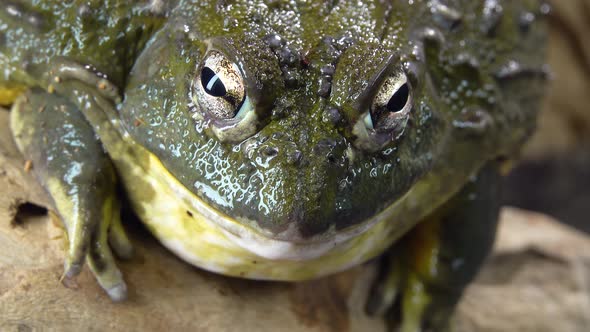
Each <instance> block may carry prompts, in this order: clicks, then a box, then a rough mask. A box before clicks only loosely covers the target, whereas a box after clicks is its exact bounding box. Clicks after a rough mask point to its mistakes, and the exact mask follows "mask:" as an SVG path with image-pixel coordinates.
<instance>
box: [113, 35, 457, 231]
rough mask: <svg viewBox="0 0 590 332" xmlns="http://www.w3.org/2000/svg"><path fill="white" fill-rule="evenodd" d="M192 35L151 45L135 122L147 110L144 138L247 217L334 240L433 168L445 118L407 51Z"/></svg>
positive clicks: (138, 129) (184, 176) (134, 92)
mask: <svg viewBox="0 0 590 332" xmlns="http://www.w3.org/2000/svg"><path fill="white" fill-rule="evenodd" d="M179 35H183V34H182V32H180V33H179ZM184 38H185V39H182V40H181V38H180V37H178V38H174V37H169V36H167V37H166V38H165V39H164V38H162V39H160V40H156V42H154V43H153V44H152V45H150V46H149V47H148V49H147V50H146V53H145V54H149V55H150V56H149V57H146V56H143V57H142V58H140V60H139V62H138V63H137V64H136V66H135V69H134V72H133V76H132V80H131V82H130V84H129V86H128V89H127V91H126V103H125V104H126V105H129V107H128V106H125V107H124V109H123V110H122V112H123V116H124V117H128V121H127V122H128V123H134V122H137V121H136V120H135V119H137V118H140V119H141V120H142V121H143V122H144V123H145V124H146V125H144V126H129V127H130V128H129V130H130V131H131V132H132V134H133V135H134V136H136V137H139V141H141V142H142V143H143V144H144V145H147V146H148V147H149V148H150V149H151V150H152V152H154V153H156V155H158V157H159V158H160V159H161V160H162V162H163V163H164V165H166V167H167V168H168V170H169V171H170V172H171V173H172V174H173V175H174V176H175V177H176V178H177V179H178V180H179V181H180V182H182V183H183V184H184V185H185V186H186V187H188V188H189V189H190V190H192V191H193V192H194V193H195V194H197V195H198V196H199V197H200V198H201V199H202V200H203V201H205V202H207V203H208V204H210V205H211V206H213V207H214V208H215V209H216V210H217V211H219V212H220V213H223V214H225V215H226V216H227V217H229V218H232V219H234V220H235V221H236V222H239V223H241V224H243V225H246V226H248V227H250V228H251V229H254V230H256V231H257V232H259V233H261V234H264V235H266V236H268V237H271V238H274V239H280V240H286V241H294V242H301V241H308V240H313V239H317V238H325V237H327V236H329V235H330V234H335V233H337V232H338V231H340V230H343V229H350V228H354V227H357V226H361V227H362V226H363V225H367V224H370V223H371V222H372V220H374V218H373V217H374V216H375V215H377V214H379V213H380V212H381V211H383V210H384V209H386V208H387V207H390V206H392V205H393V204H395V203H396V202H397V201H398V200H399V199H400V198H401V197H403V195H404V194H406V193H407V192H408V190H410V188H411V187H412V185H413V184H414V183H415V182H416V181H417V180H418V179H420V178H421V177H422V176H424V175H425V174H426V173H427V172H428V170H429V169H430V168H431V166H432V160H433V153H434V151H436V149H437V144H439V143H440V142H441V141H442V140H443V136H444V135H445V133H446V131H445V130H444V128H445V127H444V121H441V119H440V117H438V116H437V115H436V114H435V113H434V112H433V111H432V109H431V103H432V101H431V95H430V93H431V92H430V89H429V86H428V84H427V82H425V81H424V80H423V77H422V76H421V75H422V74H421V72H420V70H419V68H420V64H419V63H418V62H416V61H413V60H411V59H409V58H408V57H407V56H406V55H404V54H399V53H397V52H395V51H392V50H391V49H388V48H386V47H384V46H383V45H381V44H379V43H378V42H371V41H369V42H363V41H359V40H355V39H354V38H350V37H342V38H331V37H323V36H320V37H318V38H315V41H313V42H311V43H310V47H309V48H307V49H303V48H301V49H298V48H297V46H294V45H295V43H293V44H291V43H290V41H289V40H285V39H283V38H281V37H279V36H278V35H276V34H270V35H268V34H267V35H264V36H260V35H256V34H239V35H224V36H221V37H220V36H211V37H208V38H194V39H193V40H190V37H184ZM168 40H174V42H173V44H172V45H171V44H170V42H168ZM145 54H144V55H145Z"/></svg>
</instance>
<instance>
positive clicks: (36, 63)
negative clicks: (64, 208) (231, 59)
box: [0, 1, 544, 238]
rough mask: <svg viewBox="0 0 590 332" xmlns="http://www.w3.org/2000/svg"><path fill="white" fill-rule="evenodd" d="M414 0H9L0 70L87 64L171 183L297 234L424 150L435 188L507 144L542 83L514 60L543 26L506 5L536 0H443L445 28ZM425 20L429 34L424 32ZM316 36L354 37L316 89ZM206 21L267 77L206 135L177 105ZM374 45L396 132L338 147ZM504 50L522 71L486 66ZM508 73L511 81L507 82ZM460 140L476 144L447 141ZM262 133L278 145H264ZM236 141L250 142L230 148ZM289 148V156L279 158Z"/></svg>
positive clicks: (402, 176) (516, 137)
mask: <svg viewBox="0 0 590 332" xmlns="http://www.w3.org/2000/svg"><path fill="white" fill-rule="evenodd" d="M10 3H13V2H10ZM428 4H429V2H427V1H414V3H413V4H412V5H409V4H408V3H406V2H405V1H394V2H392V3H388V2H381V1H366V2H364V3H362V4H359V3H358V2H356V1H350V2H349V1H336V2H327V3H323V2H307V3H297V2H290V1H274V2H272V4H270V5H264V4H262V3H260V4H254V3H253V2H252V1H235V2H227V3H224V2H218V1H194V2H191V1H182V2H180V3H179V4H178V5H175V4H173V3H168V4H166V6H164V7H163V8H150V7H149V6H148V5H147V4H143V3H140V4H136V5H129V4H126V2H118V1H92V2H90V5H89V6H87V7H84V6H81V5H76V4H73V5H65V4H62V2H61V1H41V2H40V3H39V4H38V5H36V7H35V8H32V7H31V5H30V4H27V2H26V1H23V4H19V5H18V6H17V5H16V4H15V6H14V7H17V8H19V9H20V10H21V12H22V15H20V17H19V16H10V14H9V13H8V12H7V11H6V10H5V11H4V12H1V14H0V15H2V16H1V17H2V21H3V22H6V23H8V25H6V24H5V25H4V26H5V27H7V28H4V30H3V31H0V34H1V35H2V36H3V37H2V38H0V41H1V44H0V47H1V50H2V52H1V54H2V56H1V57H0V66H1V67H2V68H3V75H4V77H1V78H0V79H1V80H4V81H18V82H22V83H24V84H27V85H31V84H40V83H39V82H38V80H36V78H38V77H41V75H40V74H39V73H40V72H43V70H44V69H45V67H46V66H47V65H48V64H49V63H51V62H52V61H55V58H56V57H57V56H64V57H67V58H69V59H73V60H76V61H78V62H80V63H82V64H92V65H93V66H95V67H96V68H97V70H98V71H100V72H102V73H105V74H106V76H107V77H109V79H110V80H111V81H113V82H114V83H115V84H116V85H117V86H118V87H119V89H120V92H122V93H124V96H125V98H124V99H125V100H124V102H123V103H122V104H121V105H120V107H119V108H120V111H121V118H122V120H123V121H124V123H125V124H126V129H127V130H129V132H130V134H131V135H132V136H133V137H134V138H135V139H136V140H137V141H138V142H140V143H141V144H143V145H144V146H145V147H146V148H148V149H149V150H150V151H152V152H154V153H155V154H156V155H157V156H158V157H159V158H160V159H161V160H162V161H163V162H164V164H165V165H166V167H167V168H168V169H169V170H170V171H171V172H172V173H173V174H174V175H175V176H176V177H177V178H178V179H179V180H180V181H181V182H182V183H183V184H184V185H185V186H186V187H187V188H189V189H190V190H192V191H193V192H195V193H196V194H197V195H199V196H200V197H202V198H204V199H205V200H207V201H209V202H210V203H211V204H213V205H215V206H216V207H217V208H218V209H220V210H222V211H223V212H226V213H227V214H228V215H230V216H233V217H242V219H243V220H245V221H244V222H249V223H250V224H251V225H250V226H252V227H254V228H262V229H265V230H270V231H271V232H272V233H279V232H281V231H283V230H285V229H286V228H287V227H288V226H289V225H293V224H296V225H297V228H298V229H299V230H300V233H301V237H303V238H306V237H310V236H314V235H318V234H319V235H321V234H322V233H324V232H326V230H327V229H328V228H329V227H330V226H335V227H336V228H338V229H340V228H344V227H346V226H350V225H354V224H358V223H362V222H363V221H364V220H365V219H366V218H367V217H369V216H371V215H373V214H375V213H376V212H378V211H380V210H381V209H383V208H384V207H386V206H388V205H390V204H392V203H393V202H395V201H397V200H399V198H400V197H401V196H402V195H403V194H405V193H406V192H407V191H408V190H409V189H410V188H411V187H412V184H414V183H415V182H416V181H417V180H418V179H420V178H421V177H422V176H423V175H424V174H427V173H429V172H431V170H432V169H433V168H437V167H438V168H440V166H438V165H437V164H444V165H445V166H444V171H445V173H448V174H445V176H446V177H448V178H449V181H450V182H452V183H454V185H450V186H448V187H449V190H448V191H449V192H447V193H444V196H445V197H448V196H450V195H451V194H452V193H453V191H456V190H458V189H459V187H460V183H462V182H464V181H465V179H466V178H467V177H468V176H469V175H470V174H472V173H473V172H474V171H475V170H476V169H477V168H479V167H480V166H481V165H482V164H483V163H485V162H486V161H487V160H490V159H494V158H496V157H498V156H508V155H510V154H511V153H512V152H513V150H514V148H515V147H516V146H518V145H519V144H520V143H521V142H522V141H523V139H524V138H525V137H526V136H527V134H528V133H529V132H530V131H531V128H532V126H533V123H534V121H533V117H534V114H535V111H536V105H537V100H538V99H539V97H540V94H541V92H542V90H541V88H540V87H541V86H540V85H539V84H537V82H538V81H539V80H536V79H535V76H534V75H533V74H530V75H529V74H527V72H526V70H537V69H540V68H541V66H542V65H543V61H544V60H543V59H544V58H543V52H541V51H540V50H539V45H540V44H541V41H542V38H543V35H544V34H543V31H542V26H540V25H539V24H537V22H534V23H533V24H532V25H531V26H530V27H528V28H521V27H520V26H519V21H518V17H519V16H522V15H524V13H532V14H536V15H539V5H538V4H537V2H536V1H518V2H510V3H503V6H504V9H503V10H504V13H503V15H502V17H501V20H500V22H499V25H498V26H497V27H496V28H495V29H494V30H493V31H491V32H490V31H488V30H486V28H485V27H486V25H490V24H491V23H490V21H491V19H490V18H486V17H484V15H485V14H484V9H483V4H482V2H479V1H452V2H449V5H450V6H451V7H453V8H459V9H461V12H462V13H465V14H464V15H463V18H462V19H461V22H460V23H459V24H458V26H457V27H453V29H448V25H449V23H448V22H447V21H445V18H444V16H441V15H438V16H437V17H433V14H432V13H431V9H430V8H431V7H429V6H428ZM89 13H90V14H89ZM468 13H473V14H468ZM23 17H24V18H25V19H23ZM27 17H33V18H34V20H33V19H29V21H35V22H38V23H37V24H31V23H28V22H27V20H26V18H27ZM441 17H442V18H441ZM15 27H19V29H16V28H15ZM426 28H432V29H435V30H436V31H437V33H439V34H440V35H441V40H439V41H436V40H435V39H436V38H430V39H427V38H426V39H425V37H423V36H424V35H425V33H424V30H425V29H426ZM156 30H159V31H158V32H157V33H156V34H155V35H153V36H151V34H152V32H153V31H156ZM269 34H278V35H280V36H281V37H282V38H283V39H284V40H285V41H286V42H287V43H288V45H289V47H290V48H291V49H293V50H296V51H297V52H300V53H301V54H303V55H304V56H305V58H306V59H305V61H306V62H307V63H309V65H308V66H303V65H297V66H295V68H293V69H292V72H293V75H294V76H295V77H296V78H297V79H298V80H297V83H296V85H297V87H296V88H286V87H285V85H284V84H282V82H283V77H281V71H280V69H279V62H278V60H277V59H276V56H274V54H272V52H271V50H270V48H268V47H265V44H263V43H261V41H260V40H261V39H262V38H264V37H265V36H267V35H269ZM327 36H331V37H334V38H336V39H339V38H341V37H345V36H346V37H350V38H352V41H353V44H354V46H353V47H350V48H348V49H347V50H346V51H345V52H344V53H343V54H342V55H341V56H340V58H339V59H338V63H337V65H336V73H335V75H334V79H333V85H332V93H331V96H329V97H328V98H322V97H319V96H318V94H317V93H316V92H317V90H318V88H319V87H318V84H319V82H320V78H321V74H320V68H321V67H322V66H323V65H325V64H328V63H329V62H330V61H333V56H332V55H333V53H335V51H334V49H333V47H332V46H329V45H327V44H326V43H324V42H322V39H323V38H324V37H327ZM149 37H151V39H150V38H149ZM213 37H215V38H219V37H222V38H225V39H226V40H227V44H229V45H232V46H233V49H230V52H233V53H235V54H236V55H237V57H238V58H239V59H240V62H241V64H242V66H243V67H244V68H245V69H246V70H247V71H249V72H250V73H251V76H256V75H258V74H260V72H262V71H266V74H267V78H266V80H267V82H263V83H269V84H267V86H265V87H264V88H263V91H261V94H263V95H272V96H274V97H275V98H274V100H273V102H272V104H270V105H267V106H266V107H260V108H261V109H259V110H257V112H259V113H260V114H262V118H263V119H264V120H263V121H264V122H265V123H266V125H264V126H263V127H262V128H261V129H260V131H259V132H258V133H257V134H256V135H254V136H252V137H251V138H249V139H247V140H246V141H244V142H242V143H239V144H227V143H220V142H218V141H217V140H216V139H214V138H212V137H211V136H210V135H207V133H206V132H203V131H202V130H198V129H199V127H202V125H200V124H199V123H195V121H193V120H192V119H191V117H190V112H191V109H190V106H189V103H190V100H189V98H187V94H188V92H189V90H190V89H191V87H190V82H191V81H192V79H194V77H196V76H197V75H198V73H197V72H196V68H197V65H198V63H199V62H200V61H201V59H202V56H203V51H204V49H205V48H206V46H205V45H204V41H205V40H206V39H208V38H213ZM147 40H150V43H149V45H148V46H147V48H145V49H144V50H143V52H141V50H142V48H143V46H144V45H145V43H146V41H147ZM422 48H423V51H422V50H421V49H422ZM417 50H418V51H417ZM420 53H424V56H422V57H421V56H420ZM264 54H266V55H267V56H262V55H264ZM390 54H395V55H396V57H398V58H399V59H400V60H399V63H400V65H403V66H405V67H408V68H414V72H415V75H414V76H415V80H416V84H415V86H414V91H413V92H414V109H413V110H412V116H411V118H410V121H409V123H408V125H407V127H406V128H405V131H404V134H403V136H402V137H400V138H399V139H398V140H396V141H395V142H392V144H390V146H388V147H387V148H385V149H383V151H378V152H376V153H366V152H364V151H358V150H356V151H355V158H354V160H350V158H347V156H346V154H345V150H346V149H347V148H348V147H351V141H352V140H353V137H351V136H352V134H351V127H352V126H353V125H354V123H355V122H356V121H357V119H358V117H359V115H360V114H361V113H362V112H365V111H366V109H367V107H368V105H366V104H362V103H361V104H360V105H359V103H358V98H357V97H358V96H359V94H361V93H362V92H363V90H365V89H367V88H368V89H371V87H372V85H374V83H373V82H371V79H372V76H373V73H374V72H375V71H376V70H378V69H379V68H378V66H379V65H380V64H381V63H382V62H383V59H384V58H385V57H386V56H387V55H390ZM138 55H139V57H138V58H137V59H136V58H135V57H136V56H138ZM509 61H516V62H517V63H518V64H520V65H521V67H522V68H524V69H523V73H521V74H520V75H518V73H517V74H516V75H514V78H515V79H509V81H511V82H507V84H498V83H501V82H499V79H498V78H496V75H497V73H498V72H499V71H501V70H502V68H503V67H505V66H506V65H507V64H508V63H509ZM134 63H135V67H134V69H133V70H132V71H131V72H130V73H129V69H130V68H131V67H132V65H133V64H134ZM268 76H270V77H268ZM270 83H274V84H270ZM508 83H509V84H508ZM523 83H524V84H526V86H527V87H528V89H527V90H526V93H524V94H523V91H522V90H520V89H515V88H514V87H513V86H514V85H518V84H523ZM41 84H42V83H41ZM42 85H43V84H42ZM535 85H537V86H535ZM328 107H336V108H337V109H339V110H340V113H341V114H342V117H343V120H342V121H341V122H339V123H337V124H334V123H332V122H330V121H326V120H325V118H326V114H325V113H326V109H327V108H328ZM474 110H480V111H481V112H480V113H478V114H474V112H475V111H474ZM481 114H483V115H481ZM138 122H139V123H140V125H139V126H138V125H137V123H138ZM459 133H461V134H459ZM463 133H464V134H463ZM465 141H467V143H465ZM462 144H469V145H470V146H473V147H474V149H476V150H474V151H465V153H463V154H462V155H460V156H453V155H452V154H453V151H456V150H457V147H456V146H457V145H462ZM247 146H248V147H247ZM269 148H273V149H276V150H278V153H277V154H276V155H271V156H269V155H267V154H265V153H264V152H265V151H268V149H269ZM246 149H254V151H253V152H250V153H249V154H248V155H246V153H245V152H244V151H245V150H246ZM353 149H354V147H353ZM469 149H471V147H469V148H467V150H469ZM298 153H300V155H301V160H300V161H299V162H297V163H293V161H292V159H293V156H294V155H295V156H296V155H297V154H298ZM328 156H330V158H328ZM467 164H468V165H467ZM458 165H459V167H458ZM454 169H458V171H457V173H458V174H455V172H453V170H454ZM427 199H429V200H430V199H433V197H429V198H427ZM434 200H435V201H436V202H437V203H438V201H439V200H438V199H436V198H434ZM444 200H445V199H444V198H443V199H442V201H444ZM318 202H319V204H318ZM436 205H438V204H433V205H431V207H434V206H436ZM429 208H430V207H429ZM422 214H423V213H422Z"/></svg>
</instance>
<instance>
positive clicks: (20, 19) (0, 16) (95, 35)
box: [0, 0, 167, 86]
mask: <svg viewBox="0 0 590 332" xmlns="http://www.w3.org/2000/svg"><path fill="white" fill-rule="evenodd" d="M155 3H159V2H157V1H156V2H155ZM4 4H5V5H4ZM141 6H143V7H141ZM141 6H140V5H139V4H137V3H136V2H133V1H115V0H93V1H83V2H82V1H80V2H76V3H75V4H73V5H72V4H71V3H67V2H64V1H58V0H42V1H18V0H9V1H7V2H3V6H2V7H3V8H0V41H1V43H0V54H2V55H3V56H1V57H0V66H1V67H2V68H6V70H5V73H4V77H0V83H3V85H6V84H7V82H13V83H14V82H17V83H20V84H24V85H36V84H39V82H37V81H38V79H39V78H40V77H41V76H42V74H43V73H45V72H46V71H47V70H48V67H49V66H50V64H51V63H52V61H54V60H56V59H59V58H67V59H68V60H72V61H76V62H79V63H81V64H85V65H89V68H92V69H94V70H96V71H99V72H101V73H102V74H104V75H106V76H107V77H108V78H109V79H110V80H111V81H113V82H114V83H115V84H117V85H119V86H121V85H122V83H123V82H124V81H125V75H126V72H127V71H128V70H129V68H130V66H131V64H132V63H133V59H134V57H135V56H137V52H138V51H139V50H140V49H141V48H142V46H143V44H144V43H145V41H146V40H147V38H148V37H149V34H150V33H151V31H153V30H155V29H157V27H158V26H159V25H161V23H162V21H163V20H164V19H165V10H167V9H166V8H163V7H158V6H146V5H145V4H143V5H141Z"/></svg>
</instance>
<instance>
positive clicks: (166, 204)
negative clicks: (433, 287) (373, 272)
mask: <svg viewBox="0 0 590 332" xmlns="http://www.w3.org/2000/svg"><path fill="white" fill-rule="evenodd" d="M113 143H114V142H113ZM109 150H110V151H113V152H114V153H113V154H112V157H113V161H114V162H115V164H116V166H117V168H119V169H120V172H119V174H120V176H121V178H122V180H123V183H124V185H125V187H126V191H127V194H128V195H129V196H130V201H131V202H132V204H134V206H133V208H134V210H135V211H136V213H137V214H138V216H139V218H140V219H142V221H143V222H144V223H145V224H146V225H147V227H148V228H149V229H150V230H151V232H152V233H153V234H154V235H155V236H156V237H157V238H158V239H159V240H160V241H161V242H162V243H163V244H164V245H165V246H166V247H168V248H169V249H170V250H172V251H173V252H174V253H176V254H177V255H178V256H180V257H182V258H183V259H184V260H186V261H187V262H189V263H191V264H193V265H196V266H199V267H201V268H204V269H207V270H210V271H213V272H218V273H222V274H226V275H232V276H239V277H245V278H252V279H270V280H288V281H296V280H306V279H311V278H316V277H320V276H324V275H327V274H331V273H334V272H338V271H341V270H344V269H346V268H348V267H351V266H354V265H358V264H360V263H362V262H365V261H367V260H369V259H371V258H373V257H375V256H377V255H378V254H379V253H381V252H382V251H383V250H385V249H386V248H387V247H388V246H389V245H390V244H391V243H392V242H393V241H395V240H396V239H397V238H399V237H400V236H401V235H402V234H403V233H404V232H405V231H406V230H407V229H409V228H410V227H411V226H412V222H406V221H399V222H389V221H390V220H391V219H392V216H393V215H394V214H395V211H396V205H392V206H390V207H389V208H387V209H385V210H384V211H382V212H381V213H380V214H378V215H376V216H374V217H373V218H371V219H369V220H367V221H365V223H364V224H363V226H356V227H354V228H351V229H347V230H344V231H337V232H336V231H334V232H333V233H332V234H330V235H328V236H323V237H321V238H319V237H316V238H312V239H309V240H307V241H305V242H290V241H284V240H277V239H272V238H269V237H267V236H264V235H263V234H261V233H259V232H258V231H256V230H254V229H251V228H249V227H247V226H244V225H242V224H240V223H239V222H237V221H234V220H233V219H230V218H227V217H225V216H223V215H222V214H221V213H220V212H218V211H216V210H215V209H214V208H213V207H211V206H209V205H208V204H206V203H205V202H203V201H202V200H200V199H199V198H198V197H196V196H195V195H194V194H193V193H192V192H191V191H189V190H188V189H187V188H186V187H184V186H183V185H182V184H181V183H180V182H179V181H178V180H177V179H176V178H175V177H174V176H172V174H170V173H169V172H168V171H167V170H166V168H165V167H164V165H163V164H162V163H161V162H160V160H159V159H158V158H157V157H156V156H155V155H154V154H152V153H151V152H149V151H147V150H146V149H145V148H144V147H142V146H141V145H140V144H137V143H136V142H134V141H133V139H131V138H130V137H129V136H128V135H123V139H122V140H118V141H117V143H115V144H114V145H111V146H110V148H109ZM120 151H127V152H128V151H133V153H132V154H129V153H127V154H126V153H117V152H120ZM149 188H152V190H151V191H152V193H150V195H149V197H146V191H149ZM153 188H158V190H153Z"/></svg>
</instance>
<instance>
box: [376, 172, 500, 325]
mask: <svg viewBox="0 0 590 332" xmlns="http://www.w3.org/2000/svg"><path fill="white" fill-rule="evenodd" d="M498 182H499V181H498V167H497V165H495V164H494V165H488V166H486V167H484V168H483V169H482V170H481V171H480V174H479V175H478V176H477V179H475V180H474V181H473V182H471V183H469V184H468V185H466V186H465V187H464V188H463V189H462V190H461V192H459V193H458V194H457V195H456V196H455V197H454V198H452V199H451V200H450V201H449V202H448V203H447V204H445V205H444V206H442V207H441V208H439V209H438V210H437V211H435V212H434V213H433V214H432V215H430V216H429V217H428V218H426V219H425V220H424V221H422V222H421V223H420V224H418V225H417V226H416V227H415V228H414V229H413V230H411V231H410V232H409V233H408V234H407V235H406V236H405V237H404V238H403V239H402V240H401V241H400V242H399V243H398V244H396V245H395V246H393V247H392V248H391V249H390V250H389V251H388V252H387V253H385V255H384V257H383V264H382V265H381V266H380V268H381V271H380V273H379V275H378V277H377V280H376V283H375V284H374V287H373V288H372V290H371V294H370V295H369V300H368V302H367V306H366V309H367V312H368V313H370V314H384V313H392V314H394V315H396V316H395V317H394V318H395V319H392V321H401V323H400V326H399V331H401V332H417V331H437V332H438V331H448V330H449V321H450V318H451V316H452V314H453V311H454V308H455V306H456V304H457V302H458V301H459V299H460V297H461V294H462V293H463V290H464V288H465V286H466V285H467V284H468V283H469V282H471V280H473V278H474V277H475V275H476V273H477V271H478V270H479V268H480V266H481V264H482V263H483V261H484V259H485V257H486V256H487V254H488V252H489V251H490V250H491V248H492V244H493V241H494V238H495V233H496V224H497V220H498V211H499V206H498V204H497V197H496V196H497V193H498V191H499V190H498V188H497V183H498Z"/></svg>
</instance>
